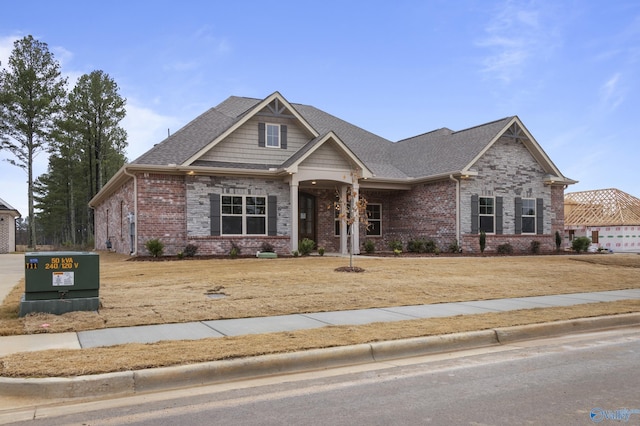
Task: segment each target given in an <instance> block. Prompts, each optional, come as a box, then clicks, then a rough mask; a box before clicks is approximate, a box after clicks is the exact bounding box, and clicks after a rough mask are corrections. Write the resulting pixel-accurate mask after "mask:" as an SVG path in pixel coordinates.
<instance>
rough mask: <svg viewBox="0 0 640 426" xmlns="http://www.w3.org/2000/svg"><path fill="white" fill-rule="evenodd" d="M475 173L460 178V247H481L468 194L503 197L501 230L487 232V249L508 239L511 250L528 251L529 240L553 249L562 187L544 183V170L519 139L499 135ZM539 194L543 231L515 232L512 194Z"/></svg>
mask: <svg viewBox="0 0 640 426" xmlns="http://www.w3.org/2000/svg"><path fill="white" fill-rule="evenodd" d="M472 170H476V171H477V172H478V176H475V177H472V178H470V179H465V180H462V181H461V185H460V199H461V200H460V214H461V220H460V222H461V233H462V243H461V246H462V249H463V251H464V252H471V253H477V252H479V251H480V244H479V235H477V234H471V196H472V195H473V194H477V195H479V196H480V197H483V196H484V197H496V196H499V197H502V199H503V212H502V214H503V234H501V235H493V234H490V235H487V246H486V249H485V251H486V252H495V251H496V249H497V247H498V245H501V244H505V243H507V242H508V243H509V244H511V246H512V247H513V249H514V252H516V253H518V252H528V251H529V248H530V245H531V242H532V241H534V240H535V241H539V242H540V244H541V246H540V251H542V252H547V251H552V250H554V249H555V235H554V234H555V231H556V230H561V229H562V225H563V223H564V219H563V198H564V190H563V188H562V187H551V186H548V185H545V184H544V178H545V175H546V173H545V171H544V170H543V169H542V168H541V166H540V165H539V164H538V163H537V162H536V161H535V159H534V158H533V157H532V156H531V154H530V153H529V151H528V150H527V148H526V147H525V146H524V144H523V143H521V142H515V141H513V140H510V139H507V138H501V139H499V140H498V141H496V143H495V144H494V145H493V146H492V147H491V148H490V149H489V150H488V151H487V152H486V153H485V154H484V155H483V156H482V157H481V158H480V160H479V161H478V162H477V163H476V164H474V167H473V168H472ZM516 197H522V198H542V199H543V203H544V204H543V206H544V213H543V215H544V229H543V231H542V234H536V235H533V234H522V235H516V234H515V198H516Z"/></svg>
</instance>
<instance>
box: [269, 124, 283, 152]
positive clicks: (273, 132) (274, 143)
mask: <svg viewBox="0 0 640 426" xmlns="http://www.w3.org/2000/svg"><path fill="white" fill-rule="evenodd" d="M265 131H266V133H267V134H266V136H267V137H266V144H267V146H268V147H271V148H280V125H279V124H267V125H266V130H265Z"/></svg>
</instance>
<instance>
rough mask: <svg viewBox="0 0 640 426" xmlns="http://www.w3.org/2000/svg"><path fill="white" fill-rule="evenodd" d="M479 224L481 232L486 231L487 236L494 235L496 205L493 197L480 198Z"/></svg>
mask: <svg viewBox="0 0 640 426" xmlns="http://www.w3.org/2000/svg"><path fill="white" fill-rule="evenodd" d="M478 201H479V206H478V207H479V209H478V216H479V221H480V222H479V224H480V231H484V232H485V233H487V234H492V233H494V232H495V231H494V221H495V213H496V212H495V204H494V199H493V197H480V198H479V200H478Z"/></svg>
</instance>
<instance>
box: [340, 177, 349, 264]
mask: <svg viewBox="0 0 640 426" xmlns="http://www.w3.org/2000/svg"><path fill="white" fill-rule="evenodd" d="M346 200H347V186H346V185H342V186H340V214H344V212H346V211H347V201H346ZM348 240H349V236H348V235H347V220H346V219H341V220H340V253H341V254H349V247H348V245H347V242H348Z"/></svg>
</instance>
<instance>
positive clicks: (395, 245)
mask: <svg viewBox="0 0 640 426" xmlns="http://www.w3.org/2000/svg"><path fill="white" fill-rule="evenodd" d="M389 248H390V249H391V250H392V251H396V250H398V251H400V252H402V241H400V240H392V241H389Z"/></svg>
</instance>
